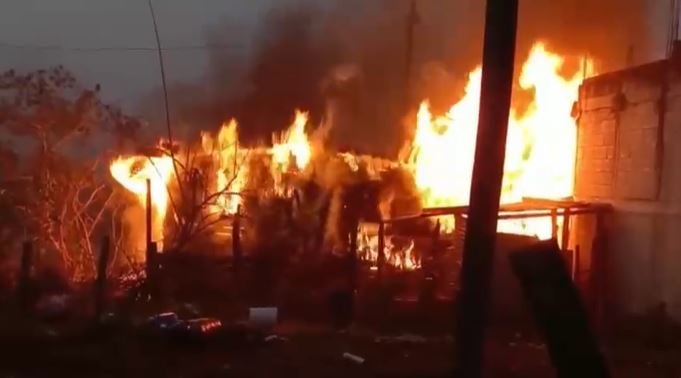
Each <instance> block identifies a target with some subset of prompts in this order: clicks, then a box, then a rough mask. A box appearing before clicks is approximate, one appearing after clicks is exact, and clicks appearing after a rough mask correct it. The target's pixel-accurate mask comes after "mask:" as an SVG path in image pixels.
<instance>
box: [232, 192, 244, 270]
mask: <svg viewBox="0 0 681 378" xmlns="http://www.w3.org/2000/svg"><path fill="white" fill-rule="evenodd" d="M232 258H233V259H234V270H235V271H237V272H238V271H239V270H240V269H241V260H242V253H241V205H239V206H238V207H237V208H236V214H234V220H233V221H232Z"/></svg>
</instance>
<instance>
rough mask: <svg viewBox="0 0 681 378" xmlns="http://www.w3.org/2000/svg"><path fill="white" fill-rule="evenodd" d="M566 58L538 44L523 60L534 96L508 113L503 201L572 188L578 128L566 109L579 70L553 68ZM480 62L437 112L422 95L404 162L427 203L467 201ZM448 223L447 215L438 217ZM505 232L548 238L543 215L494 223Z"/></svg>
mask: <svg viewBox="0 0 681 378" xmlns="http://www.w3.org/2000/svg"><path fill="white" fill-rule="evenodd" d="M563 64H564V58H562V57H560V56H558V55H556V54H553V53H551V52H549V51H547V50H546V48H545V46H544V45H543V44H541V43H538V44H536V45H535V46H534V47H533V48H532V51H531V53H530V56H529V59H528V60H527V62H526V63H525V64H524V65H523V69H522V73H521V76H520V82H519V84H520V87H521V88H522V89H523V90H526V91H533V92H534V100H533V102H532V103H531V104H530V106H529V107H528V109H527V110H526V111H525V112H524V113H523V114H520V112H519V111H518V109H516V108H515V107H513V108H512V109H511V115H510V119H509V131H508V140H507V146H506V163H505V167H504V183H503V188H502V195H501V202H502V203H514V202H520V201H522V199H523V198H525V197H540V198H553V199H559V198H564V197H568V196H571V195H572V194H573V190H574V175H575V168H574V164H575V154H576V136H577V127H576V123H575V120H574V119H573V118H572V116H571V112H572V106H573V103H574V102H575V101H576V100H577V97H578V94H579V85H580V84H581V80H582V73H579V72H578V73H576V74H575V75H574V76H572V77H568V78H565V77H563V76H561V75H560V74H559V71H560V70H561V68H562V66H563ZM481 78H482V70H481V68H479V67H478V68H476V69H475V70H474V71H473V72H471V73H470V74H469V82H468V85H467V86H466V91H465V95H464V97H463V98H462V99H461V101H459V102H458V103H456V104H455V105H454V106H452V108H451V109H450V110H449V112H447V114H445V115H443V116H438V117H433V115H432V114H431V112H430V109H429V105H428V103H427V102H423V103H422V104H421V107H420V109H419V112H418V116H417V122H416V132H415V137H414V140H413V143H412V146H411V149H410V151H411V152H410V154H409V156H408V161H407V163H408V164H409V165H410V167H411V169H412V171H413V173H414V176H415V179H416V184H417V186H418V188H419V190H420V192H421V195H422V198H423V205H424V206H425V207H434V206H462V205H466V204H468V200H469V197H470V184H471V176H472V170H473V160H474V156H475V145H476V135H477V126H478V113H479V104H480V83H481ZM442 222H443V225H444V226H445V228H447V229H450V230H451V229H452V228H453V226H454V224H453V219H451V218H450V219H443V220H442ZM499 229H500V230H502V231H506V232H514V233H522V234H528V235H536V236H538V237H540V238H542V239H547V238H550V237H551V231H552V230H551V223H550V220H546V219H535V220H532V221H528V222H518V221H513V222H500V224H499Z"/></svg>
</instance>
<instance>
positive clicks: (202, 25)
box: [0, 0, 668, 108]
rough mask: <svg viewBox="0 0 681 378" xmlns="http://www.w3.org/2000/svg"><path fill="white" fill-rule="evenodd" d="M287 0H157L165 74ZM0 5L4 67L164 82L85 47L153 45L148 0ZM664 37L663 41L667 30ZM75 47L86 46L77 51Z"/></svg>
mask: <svg viewBox="0 0 681 378" xmlns="http://www.w3.org/2000/svg"><path fill="white" fill-rule="evenodd" d="M292 1H293V0H292ZM308 1H313V0H308ZM649 1H650V2H649V4H651V6H654V7H657V8H656V10H655V11H654V12H651V14H652V15H654V16H653V17H652V18H653V20H651V23H650V25H651V26H650V27H651V28H652V29H656V30H657V31H656V32H655V33H654V34H655V35H661V36H664V33H665V31H664V30H663V29H664V27H665V24H666V21H664V22H660V21H659V19H661V18H664V19H665V20H666V18H667V16H668V15H667V13H668V12H667V9H666V2H664V1H661V0H659V1H658V0H652V1H651V0H649ZM283 2H284V0H192V1H187V0H156V1H155V2H154V4H155V8H156V13H157V17H158V23H159V29H160V33H161V39H162V43H163V45H164V46H166V47H169V48H171V49H170V50H168V51H166V52H165V58H166V65H167V75H168V80H169V81H170V82H178V81H197V79H199V78H200V76H201V75H202V74H203V73H204V72H205V69H206V64H207V54H206V51H202V50H200V49H175V50H173V49H172V48H173V47H178V46H183V47H186V46H197V45H202V44H204V43H205V33H206V29H207V28H209V27H215V25H218V24H222V25H221V27H220V30H225V31H228V30H233V35H229V36H226V37H225V40H226V41H231V42H228V43H226V46H225V47H224V48H229V49H236V50H237V51H244V53H246V52H247V51H248V48H249V47H250V46H251V45H252V42H253V38H254V31H255V28H256V27H257V25H258V21H259V20H260V19H261V17H262V15H263V13H264V12H266V11H267V10H268V9H269V8H270V7H271V6H272V5H273V4H281V3H283ZM319 2H320V3H323V2H322V1H319ZM663 3H664V4H663ZM0 9H1V11H0V56H2V58H1V59H0V69H2V70H4V69H8V68H17V69H37V68H44V67H49V66H51V65H56V64H63V65H64V66H66V67H67V68H69V69H71V70H72V71H73V72H75V73H76V74H77V76H78V78H79V79H80V80H81V81H83V82H84V83H87V84H94V83H101V84H102V87H103V95H104V98H105V99H106V100H108V101H109V102H113V103H116V104H120V105H122V106H124V107H126V108H134V107H135V105H136V102H138V101H139V99H140V97H141V96H144V95H146V94H148V93H150V91H151V90H153V89H154V88H155V87H157V86H158V85H159V73H158V60H157V56H156V52H155V51H153V50H146V51H123V50H115V49H114V50H109V51H91V50H88V49H91V48H118V47H142V48H151V49H153V48H155V40H154V34H153V28H152V22H151V18H150V14H149V9H148V5H147V1H144V0H115V1H113V0H88V1H84V0H51V1H44V0H0ZM656 20H657V21H656ZM658 29H659V30H658ZM659 42H660V45H661V47H662V48H663V46H664V41H663V38H660V41H659ZM45 47H48V48H45ZM56 47H64V49H60V48H56ZM73 48H76V49H77V48H84V49H85V50H80V51H74V50H73ZM220 48H223V47H220ZM657 50H660V49H659V48H658V49H657ZM658 55H659V54H658ZM654 58H657V57H653V56H651V57H645V58H644V60H652V59H654Z"/></svg>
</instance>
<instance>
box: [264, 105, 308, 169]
mask: <svg viewBox="0 0 681 378" xmlns="http://www.w3.org/2000/svg"><path fill="white" fill-rule="evenodd" d="M308 119H309V113H307V112H302V111H300V110H296V116H295V120H294V121H293V124H292V125H291V127H290V128H289V129H288V130H286V131H285V132H283V133H281V134H280V135H273V136H272V145H273V146H272V150H271V152H272V162H273V163H274V164H273V167H275V169H279V170H281V171H284V172H285V171H288V169H289V165H290V163H291V162H293V165H294V167H295V168H296V169H298V170H303V169H305V167H307V165H308V163H309V162H310V159H311V158H312V148H311V146H310V141H309V140H308V137H307V134H305V125H307V122H308Z"/></svg>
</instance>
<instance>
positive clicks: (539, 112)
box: [111, 44, 582, 269]
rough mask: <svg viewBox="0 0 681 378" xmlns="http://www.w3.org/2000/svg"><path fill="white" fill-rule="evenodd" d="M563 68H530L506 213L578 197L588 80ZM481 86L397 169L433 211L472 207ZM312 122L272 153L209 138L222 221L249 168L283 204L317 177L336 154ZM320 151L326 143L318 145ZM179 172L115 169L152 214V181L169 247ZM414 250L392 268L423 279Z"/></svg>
mask: <svg viewBox="0 0 681 378" xmlns="http://www.w3.org/2000/svg"><path fill="white" fill-rule="evenodd" d="M563 64H564V58H563V57H561V56H559V55H556V54H554V53H551V52H549V51H548V50H547V49H546V48H545V46H544V45H543V44H536V45H535V46H534V47H533V48H532V50H531V52H530V55H529V58H528V60H527V61H526V62H525V64H524V65H523V68H522V72H521V75H520V79H519V83H518V84H519V87H520V88H521V89H522V90H523V91H526V92H528V93H530V94H532V95H533V100H532V101H531V103H530V104H529V105H528V106H524V107H523V108H522V109H521V108H520V106H515V105H517V104H514V106H513V108H512V109H511V114H510V117H509V131H508V139H507V149H506V163H505V166H504V182H503V188H502V196H501V202H502V203H504V204H509V203H517V202H520V201H522V200H523V198H526V197H539V198H553V199H560V198H564V197H569V196H571V195H572V194H573V190H574V175H575V167H574V164H575V154H576V133H577V131H576V123H575V120H574V119H573V118H572V116H571V113H572V107H573V103H574V101H575V100H576V99H577V97H578V90H579V85H580V84H581V79H582V73H576V74H575V75H573V76H571V77H566V76H563V75H561V73H560V72H562V69H563ZM481 79H482V70H481V68H479V67H478V68H476V69H474V70H473V71H472V72H470V73H469V75H468V84H467V86H466V88H465V94H464V96H463V97H462V99H461V100H460V101H459V102H457V103H456V104H454V105H453V106H452V107H451V108H450V109H449V111H448V112H447V113H446V114H444V115H434V114H432V112H431V110H430V107H429V104H428V102H427V101H424V102H423V103H422V104H421V106H420V108H419V111H418V114H417V118H416V120H415V121H416V124H415V132H414V137H413V140H411V141H410V142H409V145H408V147H409V148H408V155H407V156H405V157H406V159H403V161H402V162H401V163H395V164H393V165H391V166H395V165H397V164H403V165H406V167H407V168H408V169H409V170H410V171H411V172H412V174H413V175H414V180H415V182H416V185H417V187H418V189H419V191H420V194H421V198H422V205H423V207H442V206H462V205H466V204H467V203H468V200H469V197H470V184H471V176H472V169H473V163H474V155H475V145H476V137H477V127H478V113H479V103H480V84H481ZM308 122H309V114H308V113H307V112H303V111H300V110H297V111H296V112H295V117H294V119H293V122H292V124H291V125H290V126H289V128H288V129H287V130H286V131H284V132H282V133H280V134H277V135H273V136H272V147H255V148H250V147H243V146H240V145H239V140H238V139H239V134H238V124H237V122H236V120H231V121H230V122H228V123H225V124H223V125H222V127H221V128H220V130H219V132H218V133H217V135H212V134H209V133H202V134H201V145H200V147H199V148H198V155H199V156H198V158H199V159H200V160H201V161H202V162H204V161H205V162H209V164H206V165H202V167H203V168H202V169H203V172H202V173H203V174H204V175H205V176H207V177H209V178H210V179H209V180H208V186H210V187H209V188H207V189H208V192H213V193H215V194H216V195H215V200H214V202H213V203H211V206H210V207H211V209H210V211H211V212H212V213H217V214H221V213H222V214H224V213H226V214H234V213H236V212H237V209H238V207H239V205H240V204H241V201H242V199H241V197H240V195H239V194H240V193H243V192H244V191H245V190H246V189H247V188H246V186H247V185H251V181H250V179H251V177H249V174H250V173H252V172H249V164H248V161H249V159H250V158H251V157H254V156H255V157H257V158H258V159H259V160H258V161H257V162H258V163H259V162H263V161H264V162H267V163H268V164H269V166H268V167H267V169H266V172H267V170H269V174H270V175H271V178H272V179H273V180H272V181H273V183H274V194H275V195H287V194H288V193H289V191H288V189H287V183H288V182H287V180H286V178H287V177H288V176H289V175H302V176H306V175H308V174H309V173H310V172H311V171H312V169H307V168H308V166H310V165H311V163H312V161H313V160H314V159H315V158H316V157H317V155H318V154H323V153H326V152H324V151H323V148H319V146H317V145H316V144H314V143H311V141H310V138H309V137H308V134H307V133H306V130H305V128H306V126H307V125H308ZM315 135H316V134H315ZM312 141H313V142H316V141H317V138H312ZM313 144H314V147H315V148H313ZM188 151H189V149H188ZM192 151H193V150H192ZM334 156H335V158H337V159H340V161H343V162H345V164H347V165H348V167H349V168H350V170H351V171H353V172H357V171H359V170H360V165H362V166H363V167H364V166H366V168H367V169H368V170H369V171H371V172H373V171H374V170H375V171H379V170H381V169H383V168H385V165H384V164H374V163H373V160H372V159H371V158H370V157H364V156H356V155H352V154H349V153H339V154H337V155H334ZM360 163H361V164H360ZM374 165H375V167H374ZM206 167H209V168H206ZM206 169H208V171H206ZM173 172H174V171H173V164H172V160H171V159H170V158H169V157H159V158H156V157H150V158H147V157H143V156H133V157H121V158H118V159H117V160H115V161H114V162H113V163H112V164H111V174H112V176H113V177H114V178H115V179H116V180H117V181H118V182H119V183H121V185H123V186H124V187H125V188H126V189H128V190H130V191H131V192H133V193H135V194H136V195H137V197H138V198H139V202H140V203H141V204H142V205H144V202H145V196H146V179H150V180H151V183H152V185H151V186H152V195H153V198H154V222H153V230H154V238H155V239H156V240H162V239H163V224H164V219H165V215H166V211H167V209H168V200H169V195H168V192H167V185H168V184H169V182H170V180H171V179H173V176H174V174H173ZM253 175H255V171H254V172H253ZM256 176H257V175H256ZM306 177H307V176H306ZM268 185H269V184H268ZM249 188H250V187H249ZM268 188H269V186H268ZM250 189H253V188H250ZM255 189H258V188H255ZM263 191H264V189H263ZM453 222H454V220H453V219H452V217H448V218H445V219H442V220H441V224H442V226H443V227H444V229H445V230H451V229H453V227H454V223H453ZM499 230H500V231H505V232H512V233H520V234H527V235H536V236H538V237H540V238H549V237H550V236H551V234H552V230H551V221H550V219H534V220H530V221H503V222H500V223H499ZM359 239H360V240H359V247H360V251H359V252H360V254H361V256H362V258H363V259H365V260H369V261H376V260H377V257H378V256H377V254H378V239H377V237H376V236H375V233H370V232H368V231H367V229H366V228H363V229H362V230H360V234H359ZM414 249H415V248H414V242H413V241H411V243H409V242H401V241H400V240H398V239H391V238H386V241H385V252H386V262H387V263H388V264H390V265H393V266H396V267H398V268H401V269H416V268H418V267H419V265H420V261H419V259H418V257H417V254H416V253H415V251H414Z"/></svg>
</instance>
